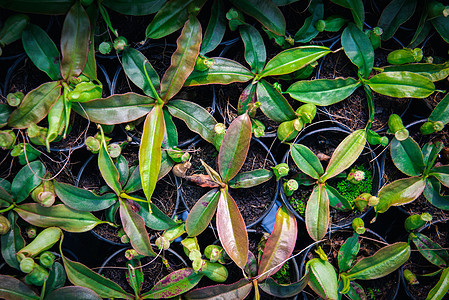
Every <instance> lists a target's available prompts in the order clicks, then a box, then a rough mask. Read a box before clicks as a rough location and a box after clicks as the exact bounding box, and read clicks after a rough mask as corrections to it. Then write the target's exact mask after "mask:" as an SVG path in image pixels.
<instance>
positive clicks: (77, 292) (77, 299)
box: [45, 286, 102, 300]
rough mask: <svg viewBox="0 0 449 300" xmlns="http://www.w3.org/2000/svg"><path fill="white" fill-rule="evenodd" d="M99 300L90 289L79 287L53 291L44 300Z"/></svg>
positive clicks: (67, 287)
mask: <svg viewBox="0 0 449 300" xmlns="http://www.w3.org/2000/svg"><path fill="white" fill-rule="evenodd" d="M59 299H64V300H101V299H102V298H101V297H100V296H98V295H97V293H95V292H94V291H92V290H91V289H88V288H85V287H81V286H66V287H62V288H60V289H57V290H55V291H53V292H52V293H51V294H49V295H48V296H47V297H45V300H59Z"/></svg>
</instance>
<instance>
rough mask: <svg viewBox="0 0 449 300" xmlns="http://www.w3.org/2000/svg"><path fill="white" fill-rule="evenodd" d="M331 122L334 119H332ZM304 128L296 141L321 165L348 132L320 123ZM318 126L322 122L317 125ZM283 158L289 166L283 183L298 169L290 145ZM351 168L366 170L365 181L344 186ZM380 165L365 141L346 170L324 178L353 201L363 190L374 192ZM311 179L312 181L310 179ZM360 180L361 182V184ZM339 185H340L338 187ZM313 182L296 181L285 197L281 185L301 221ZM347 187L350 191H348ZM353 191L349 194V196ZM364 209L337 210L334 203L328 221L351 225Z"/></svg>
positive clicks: (340, 224)
mask: <svg viewBox="0 0 449 300" xmlns="http://www.w3.org/2000/svg"><path fill="white" fill-rule="evenodd" d="M322 124H330V123H329V122H323V123H322ZM332 124H333V122H332ZM310 127H311V130H307V131H304V132H302V133H300V135H299V138H298V139H297V140H296V142H295V143H296V144H301V145H304V146H306V147H308V148H309V149H310V150H312V152H313V153H314V154H315V155H318V156H321V157H322V158H321V164H322V165H323V169H326V166H327V163H328V161H329V159H330V157H331V156H332V154H333V152H334V150H335V148H336V147H337V146H338V145H339V144H340V142H341V141H342V140H343V139H344V138H345V137H347V136H348V135H349V134H350V132H349V131H346V130H343V129H342V128H339V127H322V128H318V129H312V126H310ZM320 127H321V126H320ZM282 162H284V163H287V164H288V165H289V168H290V172H289V175H288V176H286V177H284V178H283V179H281V181H282V183H283V182H284V181H285V180H288V179H290V178H292V177H293V176H294V175H295V174H296V173H297V172H299V169H298V167H297V166H296V164H295V163H294V161H293V159H292V157H291V155H290V149H288V150H287V152H286V153H285V155H284V157H283V159H282ZM352 168H356V169H362V170H364V171H365V181H362V182H361V183H359V184H358V185H352V186H351V187H349V188H347V187H345V183H346V176H347V174H348V173H349V171H350V170H351V169H352ZM380 176H381V169H380V165H379V162H378V161H377V158H376V154H375V153H374V151H373V150H372V149H371V148H370V147H369V145H368V143H367V144H365V148H364V150H363V152H362V153H361V155H360V156H359V158H358V159H357V160H356V162H355V163H354V164H353V165H352V166H350V167H349V168H347V169H346V170H345V171H343V172H342V173H341V175H337V176H336V177H335V178H331V179H329V180H327V181H326V182H327V184H329V185H330V186H332V187H334V188H336V189H337V190H339V192H340V194H347V195H348V197H353V198H352V199H351V200H349V201H353V200H354V199H355V198H356V197H357V196H359V195H360V194H362V193H364V192H366V193H370V194H371V195H373V196H376V195H377V192H378V191H379V189H380V187H381V177H380ZM369 177H371V179H372V182H371V188H369V186H370V185H369V184H366V180H369ZM364 182H365V183H364ZM312 183H313V182H312ZM362 184H363V185H362ZM339 185H342V186H343V187H339ZM313 186H314V183H313V184H312V185H309V186H305V185H299V188H298V190H296V191H295V192H294V193H293V195H292V196H290V197H287V196H286V194H285V192H284V189H283V188H282V187H281V188H280V195H281V199H282V201H283V202H284V204H285V205H286V206H287V207H288V209H289V210H290V211H292V212H293V213H294V215H295V216H296V217H297V218H298V219H299V220H301V221H303V222H304V215H303V214H300V212H302V213H304V211H305V207H306V205H307V199H308V198H309V196H310V194H311V192H312V190H313ZM362 187H364V188H365V189H367V190H366V191H362V190H363V189H360V188H362ZM348 189H349V191H348ZM351 195H352V196H351ZM370 209H371V208H369V209H366V210H365V211H364V212H359V211H358V210H357V209H355V208H354V209H353V210H352V211H348V212H343V211H339V210H337V209H335V208H333V207H330V224H329V227H330V228H332V227H339V228H343V227H347V226H350V225H351V223H352V220H353V219H354V218H356V217H359V218H362V217H363V216H365V215H366V214H367V212H368V211H369V210H370Z"/></svg>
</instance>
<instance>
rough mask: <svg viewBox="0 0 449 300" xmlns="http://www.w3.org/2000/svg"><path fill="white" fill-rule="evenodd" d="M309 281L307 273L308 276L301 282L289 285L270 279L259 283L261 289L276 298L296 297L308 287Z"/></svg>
mask: <svg viewBox="0 0 449 300" xmlns="http://www.w3.org/2000/svg"><path fill="white" fill-rule="evenodd" d="M308 280H309V273H308V272H307V271H306V274H305V275H304V276H303V277H302V278H301V280H300V281H297V282H293V283H289V284H279V283H277V282H276V281H275V280H274V279H273V278H271V277H269V278H267V280H265V282H263V283H259V287H260V288H261V289H262V290H263V291H264V292H265V293H267V294H270V295H272V296H275V297H294V296H295V295H297V294H299V293H300V292H301V291H302V290H303V289H304V288H305V287H306V286H307V282H308Z"/></svg>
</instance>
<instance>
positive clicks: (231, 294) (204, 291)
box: [184, 278, 253, 300]
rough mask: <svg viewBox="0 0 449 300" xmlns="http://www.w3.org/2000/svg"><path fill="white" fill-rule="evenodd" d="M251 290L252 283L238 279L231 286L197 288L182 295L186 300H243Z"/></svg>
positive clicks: (220, 285)
mask: <svg viewBox="0 0 449 300" xmlns="http://www.w3.org/2000/svg"><path fill="white" fill-rule="evenodd" d="M252 288H253V283H252V282H251V281H249V280H247V279H244V278H243V279H240V280H239V281H237V282H235V283H231V284H218V285H211V286H207V287H203V288H199V289H196V290H193V291H191V292H188V293H187V294H185V295H184V298H185V299H186V300H201V299H204V300H205V299H227V300H239V299H245V297H246V296H247V295H248V294H249V292H250V291H251V289H252Z"/></svg>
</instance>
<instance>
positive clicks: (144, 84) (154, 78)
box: [122, 47, 160, 99]
mask: <svg viewBox="0 0 449 300" xmlns="http://www.w3.org/2000/svg"><path fill="white" fill-rule="evenodd" d="M122 65H123V70H124V71H125V73H126V76H128V78H129V79H131V81H132V82H133V83H134V84H135V85H137V86H138V87H139V88H141V89H142V91H143V92H144V93H145V94H146V95H148V96H150V97H151V98H154V99H156V98H157V97H158V96H159V95H155V94H154V92H153V89H152V88H151V86H150V83H148V79H147V77H146V74H145V70H146V72H147V74H148V77H149V78H150V80H151V84H152V85H153V86H154V88H155V89H156V91H158V90H159V89H160V80H159V75H158V74H157V72H156V70H155V69H154V68H153V66H152V65H151V63H150V62H149V61H148V59H147V58H146V57H145V56H144V55H143V54H142V53H140V52H139V50H136V49H134V48H131V47H128V48H126V49H125V50H123V55H122ZM144 68H145V69H144Z"/></svg>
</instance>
